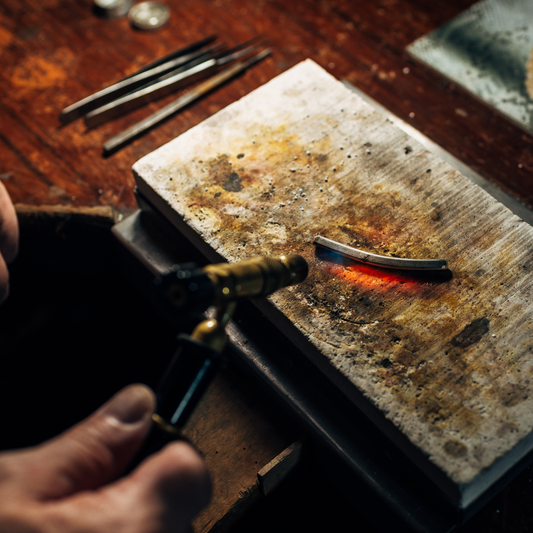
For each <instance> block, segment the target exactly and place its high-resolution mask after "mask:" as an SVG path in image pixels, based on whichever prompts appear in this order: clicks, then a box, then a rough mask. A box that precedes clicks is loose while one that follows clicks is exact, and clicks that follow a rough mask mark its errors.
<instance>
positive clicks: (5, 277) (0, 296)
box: [0, 254, 9, 304]
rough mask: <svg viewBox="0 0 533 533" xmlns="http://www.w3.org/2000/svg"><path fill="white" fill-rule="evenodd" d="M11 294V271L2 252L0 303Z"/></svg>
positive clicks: (0, 261)
mask: <svg viewBox="0 0 533 533" xmlns="http://www.w3.org/2000/svg"><path fill="white" fill-rule="evenodd" d="M8 294H9V271H8V270H7V265H6V262H5V261H4V258H3V257H2V254H0V304H1V303H2V302H3V301H4V300H5V299H6V298H7V296H8Z"/></svg>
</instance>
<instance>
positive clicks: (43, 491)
mask: <svg viewBox="0 0 533 533" xmlns="http://www.w3.org/2000/svg"><path fill="white" fill-rule="evenodd" d="M154 408H155V397H154V394H153V392H152V391H151V390H150V389H149V388H148V387H146V386H144V385H130V386H129V387H126V388H125V389H123V390H122V391H120V392H119V393H117V394H116V395H115V396H113V398H111V400H109V401H108V402H107V403H106V404H104V405H103V406H102V407H101V408H100V409H99V410H98V411H96V413H94V414H93V415H92V416H90V417H89V418H87V419H86V420H84V421H83V422H81V423H80V424H78V425H76V426H74V427H73V428H72V429H70V430H68V431H66V432H65V433H63V434H62V435H60V436H59V437H57V438H55V439H53V440H51V441H49V442H47V443H45V444H43V445H41V446H39V447H38V448H35V449H34V450H32V451H31V452H29V453H28V457H27V459H28V460H29V461H30V462H31V463H32V465H31V467H30V468H29V469H28V470H29V471H30V472H32V475H31V478H32V483H31V489H32V490H33V491H34V493H35V494H36V497H37V498H39V499H54V498H61V497H64V496H68V495H70V494H73V493H74V492H78V491H81V490H87V489H95V488H98V487H100V486H102V485H104V484H106V483H108V482H109V481H111V480H113V479H115V478H116V477H117V476H119V475H120V474H121V473H122V472H123V471H124V470H125V468H126V466H127V465H128V463H129V462H130V461H131V459H132V458H133V456H134V455H135V453H136V452H137V450H138V449H139V448H140V446H141V444H142V441H143V439H144V437H145V436H146V434H147V433H148V430H149V428H150V424H151V415H152V413H153V411H154ZM28 466H29V465H28Z"/></svg>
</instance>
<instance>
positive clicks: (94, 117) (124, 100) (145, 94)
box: [85, 44, 258, 128]
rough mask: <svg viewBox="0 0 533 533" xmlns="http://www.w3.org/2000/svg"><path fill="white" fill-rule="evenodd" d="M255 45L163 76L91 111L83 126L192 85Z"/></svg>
mask: <svg viewBox="0 0 533 533" xmlns="http://www.w3.org/2000/svg"><path fill="white" fill-rule="evenodd" d="M257 47H258V45H257V44H255V45H252V46H249V47H247V48H244V49H242V50H238V51H237V52H234V53H230V54H227V55H225V56H224V57H220V56H218V57H216V58H211V59H208V60H206V61H204V62H202V63H200V64H198V65H195V66H193V67H191V68H187V69H181V70H180V71H178V72H177V73H176V74H172V75H170V76H164V78H163V79H161V80H160V81H156V82H155V83H152V84H150V85H148V86H145V87H141V88H140V89H139V90H137V91H135V92H133V93H130V94H127V95H125V96H123V97H121V98H118V99H117V100H114V101H113V102H110V103H109V104H106V105H104V106H102V107H99V108H98V109H95V110H94V111H91V112H90V113H88V114H87V115H86V116H85V124H86V125H87V127H90V128H92V127H95V126H98V125H99V124H102V123H103V122H106V121H107V120H111V119H113V118H116V117H118V116H120V115H122V114H124V113H127V112H128V111H132V110H133V109H136V108H138V107H140V106H142V105H144V104H147V103H149V102H152V101H153V100H155V99H156V98H160V97H161V96H164V95H165V94H169V93H171V92H173V91H176V90H177V89H179V88H180V87H183V86H185V85H187V84H190V83H193V82H194V81H197V80H199V79H201V78H204V77H205V76H207V75H208V74H209V73H210V72H211V71H212V70H214V69H215V68H216V67H219V66H221V65H225V64H226V63H229V62H230V61H233V60H235V59H238V58H240V57H243V56H245V55H247V54H249V53H250V52H252V51H253V50H256V49H257Z"/></svg>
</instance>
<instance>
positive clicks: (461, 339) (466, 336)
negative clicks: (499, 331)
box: [452, 317, 490, 348]
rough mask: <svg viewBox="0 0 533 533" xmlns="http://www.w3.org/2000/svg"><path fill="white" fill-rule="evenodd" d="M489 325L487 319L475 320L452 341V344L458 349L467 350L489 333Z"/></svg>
mask: <svg viewBox="0 0 533 533" xmlns="http://www.w3.org/2000/svg"><path fill="white" fill-rule="evenodd" d="M489 324H490V320H489V319H488V318H487V317H482V318H476V319H475V320H474V321H473V322H470V324H468V326H466V327H465V328H464V329H463V331H461V333H459V334H458V335H456V336H455V337H454V338H453V339H452V344H453V345H454V346H457V347H458V348H468V347H469V346H472V344H476V343H477V342H479V341H480V340H481V338H482V337H483V335H486V334H487V333H488V332H489Z"/></svg>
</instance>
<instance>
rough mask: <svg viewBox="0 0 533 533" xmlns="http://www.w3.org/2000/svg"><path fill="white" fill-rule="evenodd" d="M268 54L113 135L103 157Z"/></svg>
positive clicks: (226, 71) (220, 75)
mask: <svg viewBox="0 0 533 533" xmlns="http://www.w3.org/2000/svg"><path fill="white" fill-rule="evenodd" d="M270 53H271V50H270V49H269V48H266V49H265V50H262V51H261V52H259V53H258V54H256V55H255V56H252V57H251V58H249V59H247V60H246V61H239V62H238V63H235V64H233V65H231V66H229V67H228V68H226V69H224V70H223V71H221V72H219V73H218V74H216V75H215V76H213V77H212V78H210V79H208V80H206V81H204V82H203V83H201V84H200V85H199V86H198V87H196V88H194V89H192V90H191V91H188V92H187V93H186V94H184V95H183V96H181V97H180V98H178V99H177V100H174V101H173V102H171V103H170V104H168V105H166V106H165V107H163V108H161V109H160V110H159V111H156V112H155V113H153V114H152V115H150V116H148V117H146V118H145V119H143V120H141V121H140V122H137V124H134V125H133V126H131V127H130V128H128V129H127V130H125V131H123V132H122V133H119V134H118V135H115V137H112V138H111V139H109V140H108V141H106V142H105V143H104V145H103V151H104V155H109V154H111V153H112V152H115V151H116V150H118V149H119V148H121V147H122V146H124V145H125V144H126V143H128V142H130V141H132V140H133V139H135V138H136V137H138V136H139V135H141V134H142V133H144V132H145V131H147V130H149V129H151V128H153V127H154V126H155V125H157V124H159V123H160V122H161V121H163V120H165V119H166V118H168V117H170V116H171V115H173V114H174V113H176V112H177V111H179V110H180V109H182V108H183V107H185V106H187V105H189V104H190V103H191V102H193V101H194V100H197V99H198V98H200V97H201V96H202V95H204V94H206V93H207V92H209V91H211V90H213V89H214V88H215V87H217V86H218V85H221V84H222V83H224V82H225V81H227V80H229V79H230V78H232V77H233V76H235V75H237V74H238V73H239V72H242V71H243V70H245V69H247V68H248V67H250V66H251V65H253V64H254V63H257V62H258V61H261V60H262V59H264V58H265V57H267V56H268V55H269V54H270Z"/></svg>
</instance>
